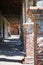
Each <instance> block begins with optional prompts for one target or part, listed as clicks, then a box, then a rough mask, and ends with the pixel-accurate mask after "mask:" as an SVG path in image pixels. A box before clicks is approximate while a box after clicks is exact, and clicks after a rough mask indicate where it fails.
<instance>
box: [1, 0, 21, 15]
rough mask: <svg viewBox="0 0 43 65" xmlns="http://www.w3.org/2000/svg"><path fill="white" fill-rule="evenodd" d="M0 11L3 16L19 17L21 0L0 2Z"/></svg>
mask: <svg viewBox="0 0 43 65" xmlns="http://www.w3.org/2000/svg"><path fill="white" fill-rule="evenodd" d="M0 11H1V13H2V14H4V15H5V14H13V15H20V14H21V11H22V0H0Z"/></svg>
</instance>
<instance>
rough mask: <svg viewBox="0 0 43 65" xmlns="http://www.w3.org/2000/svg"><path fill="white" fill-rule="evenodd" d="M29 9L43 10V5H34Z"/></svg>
mask: <svg viewBox="0 0 43 65" xmlns="http://www.w3.org/2000/svg"><path fill="white" fill-rule="evenodd" d="M29 9H30V10H43V7H37V6H35V7H33V6H30V8H29Z"/></svg>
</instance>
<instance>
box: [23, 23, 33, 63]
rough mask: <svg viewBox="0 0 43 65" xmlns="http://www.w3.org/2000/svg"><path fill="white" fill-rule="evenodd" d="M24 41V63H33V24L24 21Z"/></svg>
mask: <svg viewBox="0 0 43 65" xmlns="http://www.w3.org/2000/svg"><path fill="white" fill-rule="evenodd" d="M23 27H24V32H25V33H24V38H25V39H24V42H25V49H26V57H25V63H29V64H34V42H33V40H34V39H33V37H34V29H33V28H34V25H33V24H32V23H29V24H28V23H24V24H23Z"/></svg>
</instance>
